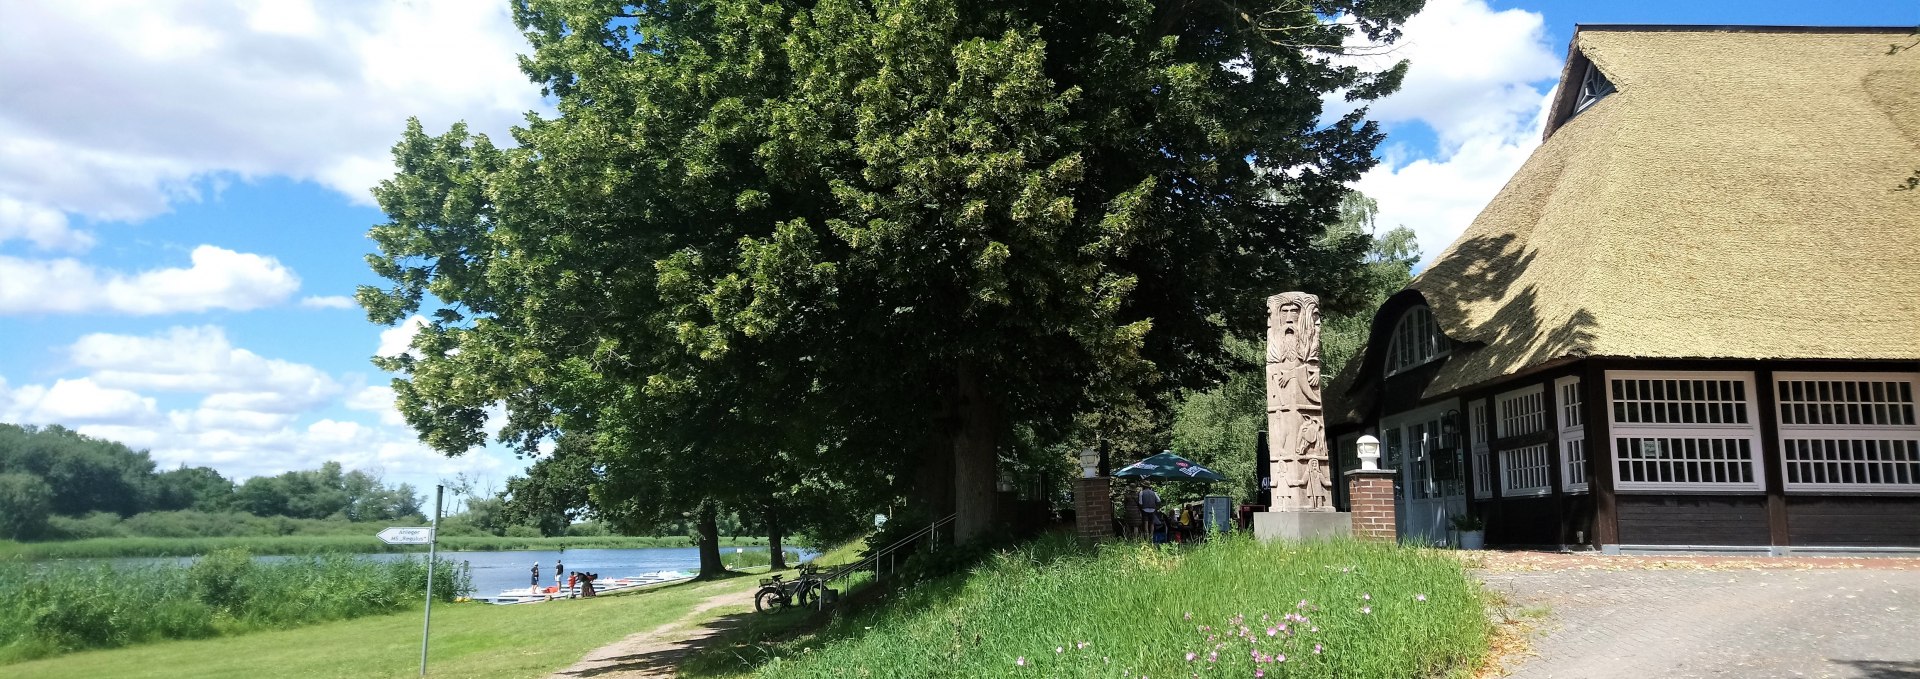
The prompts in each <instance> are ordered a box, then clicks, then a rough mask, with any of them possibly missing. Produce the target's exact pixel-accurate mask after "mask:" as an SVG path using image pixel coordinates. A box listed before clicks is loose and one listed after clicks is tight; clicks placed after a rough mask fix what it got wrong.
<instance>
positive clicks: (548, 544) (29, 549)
mask: <svg viewBox="0 0 1920 679" xmlns="http://www.w3.org/2000/svg"><path fill="white" fill-rule="evenodd" d="M766 543H767V541H766V539H765V538H721V539H720V544H721V545H722V546H724V547H748V546H759V545H765V544H766ZM691 546H693V542H692V541H691V540H689V539H687V538H685V537H679V536H673V537H621V536H570V537H551V538H545V537H532V538H519V537H494V536H452V535H443V536H441V538H440V548H441V549H444V550H450V551H463V552H505V551H525V550H558V549H641V548H649V547H691ZM223 549H243V550H246V551H248V552H250V553H253V554H259V555H315V554H373V553H378V552H415V551H419V550H420V547H419V546H417V545H389V544H386V543H384V542H381V541H380V540H379V539H378V538H375V537H373V535H372V534H365V535H287V536H276V537H258V536H255V537H203V538H133V537H127V538H94V539H89V540H71V541H65V542H11V541H0V561H5V560H24V561H43V560H49V559H112V558H119V557H162V556H200V555H202V554H211V553H213V552H217V551H220V550H223Z"/></svg>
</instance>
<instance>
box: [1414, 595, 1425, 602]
mask: <svg viewBox="0 0 1920 679" xmlns="http://www.w3.org/2000/svg"><path fill="white" fill-rule="evenodd" d="M1413 600H1414V601H1426V600H1427V595H1425V594H1415V595H1413Z"/></svg>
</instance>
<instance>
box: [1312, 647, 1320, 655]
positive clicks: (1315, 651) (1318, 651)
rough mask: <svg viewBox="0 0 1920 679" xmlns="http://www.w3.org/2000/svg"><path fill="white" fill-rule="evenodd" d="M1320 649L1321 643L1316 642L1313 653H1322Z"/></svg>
mask: <svg viewBox="0 0 1920 679" xmlns="http://www.w3.org/2000/svg"><path fill="white" fill-rule="evenodd" d="M1320 650H1321V649H1320V645H1319V644H1314V645H1313V654H1314V655H1320Z"/></svg>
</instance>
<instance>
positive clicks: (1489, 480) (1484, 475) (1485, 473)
mask: <svg viewBox="0 0 1920 679" xmlns="http://www.w3.org/2000/svg"><path fill="white" fill-rule="evenodd" d="M1467 431H1468V432H1469V433H1470V436H1471V437H1472V444H1471V447H1470V449H1471V451H1472V452H1471V454H1470V455H1469V456H1468V459H1469V461H1470V464H1472V465H1473V499H1475V500H1486V499H1490V498H1492V497H1493V456H1492V455H1491V454H1489V453H1488V452H1487V451H1489V450H1492V446H1491V445H1490V442H1491V440H1492V434H1493V424H1492V421H1491V420H1490V419H1488V417H1487V400H1486V399H1484V398H1483V399H1478V400H1475V401H1472V402H1469V403H1467Z"/></svg>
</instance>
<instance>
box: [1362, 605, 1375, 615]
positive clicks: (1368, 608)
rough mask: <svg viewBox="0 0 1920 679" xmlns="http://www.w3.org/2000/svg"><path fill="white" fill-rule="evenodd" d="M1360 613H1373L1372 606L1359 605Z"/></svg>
mask: <svg viewBox="0 0 1920 679" xmlns="http://www.w3.org/2000/svg"><path fill="white" fill-rule="evenodd" d="M1360 613H1361V614H1362V615H1367V614H1371V613H1373V607H1372V606H1361V607H1360Z"/></svg>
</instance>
